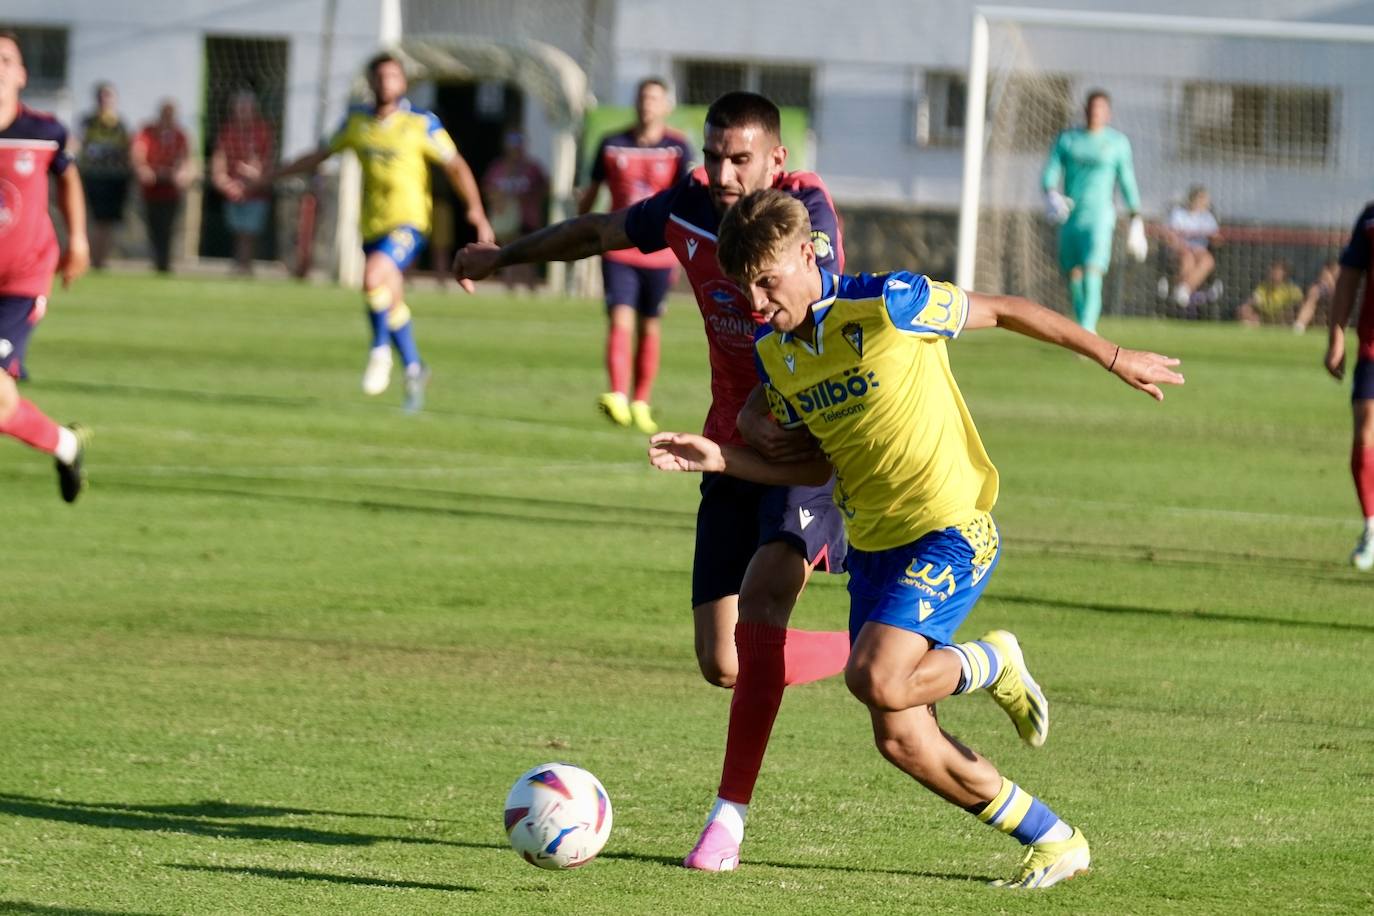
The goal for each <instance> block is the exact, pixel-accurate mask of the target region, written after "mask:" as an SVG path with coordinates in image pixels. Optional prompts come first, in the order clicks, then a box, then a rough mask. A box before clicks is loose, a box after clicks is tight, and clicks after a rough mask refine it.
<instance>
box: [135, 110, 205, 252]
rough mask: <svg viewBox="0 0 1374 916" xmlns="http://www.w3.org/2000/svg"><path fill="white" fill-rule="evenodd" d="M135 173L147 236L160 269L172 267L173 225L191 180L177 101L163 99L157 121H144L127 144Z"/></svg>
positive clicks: (185, 141) (187, 144)
mask: <svg viewBox="0 0 1374 916" xmlns="http://www.w3.org/2000/svg"><path fill="white" fill-rule="evenodd" d="M129 159H130V161H131V162H132V163H133V167H134V174H135V175H136V176H137V177H138V183H139V186H140V187H141V188H142V190H143V206H144V214H145V216H146V218H147V220H148V240H149V241H150V242H151V243H152V246H153V264H154V265H155V266H156V267H157V270H158V272H159V273H168V272H169V271H171V269H172V226H173V225H174V224H175V222H176V216H177V210H178V209H179V208H180V206H181V199H182V197H183V196H184V195H185V193H186V187H187V185H189V184H190V183H191V160H190V144H189V143H188V142H187V140H186V132H185V131H183V130H182V129H181V127H180V125H178V124H177V109H176V105H175V104H174V103H173V102H172V101H171V100H166V101H164V102H163V103H162V105H161V107H160V108H159V109H158V117H157V120H156V121H152V122H149V123H148V124H146V125H144V127H143V129H142V130H140V131H139V132H138V136H136V137H135V138H134V142H133V145H132V146H131V147H130V148H129Z"/></svg>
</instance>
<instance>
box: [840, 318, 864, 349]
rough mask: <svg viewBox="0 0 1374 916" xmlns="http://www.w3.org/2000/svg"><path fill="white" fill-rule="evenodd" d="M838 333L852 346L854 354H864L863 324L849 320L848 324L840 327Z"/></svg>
mask: <svg viewBox="0 0 1374 916" xmlns="http://www.w3.org/2000/svg"><path fill="white" fill-rule="evenodd" d="M840 335H841V336H842V337H844V339H845V342H846V343H848V344H849V345H850V346H851V347H853V348H854V352H855V354H857V355H859V356H863V355H864V329H863V325H861V324H859V323H858V322H857V321H851V322H849V324H847V325H845V326H844V327H842V328H840Z"/></svg>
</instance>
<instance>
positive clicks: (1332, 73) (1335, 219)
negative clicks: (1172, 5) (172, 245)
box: [960, 8, 1374, 321]
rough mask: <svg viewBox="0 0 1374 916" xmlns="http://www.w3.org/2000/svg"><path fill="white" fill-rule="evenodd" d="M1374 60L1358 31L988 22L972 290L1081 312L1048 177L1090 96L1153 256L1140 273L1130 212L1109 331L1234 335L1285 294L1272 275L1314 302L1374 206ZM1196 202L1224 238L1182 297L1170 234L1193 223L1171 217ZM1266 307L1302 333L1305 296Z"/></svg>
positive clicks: (971, 132)
mask: <svg viewBox="0 0 1374 916" xmlns="http://www.w3.org/2000/svg"><path fill="white" fill-rule="evenodd" d="M980 30H981V34H980ZM1371 51H1374V29H1360V28H1351V27H1348V26H1340V27H1326V26H1314V25H1307V24H1298V23H1248V22H1239V21H1229V20H1218V19H1203V18H1185V17H1163V16H1132V15H1125V14H1096V13H1090V12H1085V13H1077V12H1075V13H1070V12H1057V11H1046V10H1040V11H1037V10H1020V9H1018V10H1011V9H1002V8H999V9H984V10H982V11H981V15H980V16H978V17H976V19H975V26H974V42H973V57H972V62H971V68H970V74H969V81H968V89H969V105H968V116H969V122H968V131H967V136H966V144H967V146H966V169H967V172H966V175H965V189H964V191H965V194H964V202H963V206H962V208H961V210H962V212H961V221H962V225H961V252H960V256H961V259H960V274H961V276H960V281H961V282H963V283H966V284H967V283H971V284H972V285H973V286H974V287H975V288H977V289H980V290H987V291H990V292H1006V293H1016V294H1020V295H1026V296H1030V297H1032V298H1035V299H1038V300H1039V301H1041V302H1045V303H1047V304H1052V305H1054V306H1056V307H1058V308H1061V309H1065V310H1067V301H1066V300H1067V295H1066V292H1065V284H1064V282H1063V277H1062V274H1061V271H1060V268H1059V257H1058V229H1057V227H1056V226H1054V225H1052V224H1051V223H1050V222H1049V221H1048V219H1047V218H1046V215H1045V207H1044V203H1043V194H1042V190H1041V188H1042V186H1041V174H1042V170H1043V168H1044V166H1045V163H1046V159H1047V156H1048V154H1049V151H1050V148H1051V146H1052V144H1053V143H1054V142H1055V139H1056V137H1057V136H1058V134H1059V133H1060V131H1062V130H1064V129H1066V128H1070V127H1075V126H1081V125H1082V123H1083V118H1084V114H1083V103H1084V100H1085V97H1086V95H1087V94H1088V92H1089V91H1090V90H1093V89H1102V90H1104V91H1106V92H1107V93H1109V94H1110V97H1111V107H1112V121H1111V124H1112V126H1113V127H1115V128H1117V129H1119V130H1120V131H1122V132H1123V133H1124V134H1125V135H1126V136H1127V138H1128V139H1129V140H1130V142H1131V146H1132V149H1133V156H1134V168H1135V177H1136V179H1137V181H1138V185H1139V189H1140V197H1141V211H1142V214H1143V216H1144V218H1145V220H1146V224H1147V229H1148V235H1149V241H1150V245H1149V254H1148V255H1147V258H1146V260H1145V261H1144V262H1143V263H1135V262H1133V261H1132V260H1131V259H1130V258H1129V257H1127V256H1126V253H1125V251H1124V250H1123V248H1124V241H1125V234H1126V221H1125V215H1126V208H1125V204H1124V201H1123V200H1122V198H1121V197H1120V195H1118V197H1117V201H1118V212H1119V213H1120V215H1121V217H1122V218H1121V219H1120V220H1119V222H1118V228H1117V231H1116V234H1115V239H1114V243H1113V257H1112V266H1111V270H1110V272H1109V273H1108V274H1107V277H1106V282H1105V283H1104V300H1105V304H1106V312H1107V313H1108V314H1130V315H1173V316H1179V317H1200V318H1221V319H1227V318H1232V317H1234V316H1235V315H1236V312H1237V309H1238V307H1239V306H1240V304H1241V303H1242V302H1243V301H1244V300H1246V299H1247V298H1249V297H1250V295H1251V293H1252V291H1254V289H1255V288H1256V286H1257V285H1258V284H1260V283H1261V282H1262V281H1265V280H1267V279H1277V274H1276V273H1274V271H1275V270H1276V268H1275V265H1276V264H1283V265H1284V268H1285V272H1286V276H1287V278H1288V280H1289V281H1291V282H1292V283H1294V284H1296V285H1298V286H1300V287H1302V288H1303V289H1306V288H1307V287H1308V286H1309V285H1311V284H1312V283H1314V282H1315V281H1317V280H1318V279H1319V277H1320V275H1321V271H1322V266H1323V264H1325V263H1326V262H1328V261H1329V260H1330V259H1332V258H1333V257H1335V256H1336V255H1337V254H1338V253H1339V249H1340V246H1341V244H1342V243H1343V241H1344V239H1345V238H1346V237H1347V235H1348V233H1349V229H1350V226H1351V225H1352V223H1353V221H1354V218H1355V216H1356V215H1357V214H1358V212H1359V209H1360V206H1361V204H1362V202H1363V201H1365V200H1366V199H1368V198H1370V197H1374V181H1372V180H1371V176H1374V95H1371V93H1370V92H1369V91H1368V89H1367V86H1366V85H1365V84H1364V82H1363V80H1364V76H1363V74H1364V72H1365V66H1366V63H1365V62H1367V60H1368V58H1369V55H1370V52H1371ZM980 88H982V89H984V90H985V95H984V96H983V97H984V98H985V99H986V109H985V111H984V112H983V117H982V118H981V125H982V127H983V128H984V129H982V130H978V129H977V128H978V126H979V125H978V124H977V123H976V121H978V120H980V119H979V118H978V114H979V113H978V111H977V108H978V107H979V106H978V105H976V104H975V102H976V99H975V95H976V94H979V90H980ZM1195 188H1205V189H1206V191H1207V192H1208V195H1209V196H1210V203H1211V207H1210V209H1211V211H1212V212H1213V214H1214V215H1215V217H1216V219H1217V221H1218V223H1219V225H1220V232H1219V234H1218V235H1217V236H1216V237H1215V238H1213V239H1212V240H1211V241H1210V242H1209V243H1207V247H1208V250H1209V252H1210V255H1211V258H1212V260H1213V262H1214V264H1213V266H1212V269H1211V270H1210V271H1209V273H1208V276H1207V277H1206V278H1205V279H1204V280H1202V281H1201V282H1197V283H1195V285H1194V287H1193V288H1190V289H1186V290H1184V292H1183V294H1180V293H1179V290H1178V286H1177V283H1176V282H1175V281H1176V280H1177V279H1178V278H1179V261H1180V258H1179V256H1178V254H1176V250H1175V247H1174V246H1175V245H1178V244H1180V241H1181V240H1180V238H1179V236H1180V235H1182V234H1183V233H1179V232H1177V231H1171V228H1170V227H1171V217H1172V220H1173V222H1172V225H1173V226H1174V227H1175V230H1176V229H1177V228H1179V227H1181V226H1183V225H1185V224H1187V223H1188V222H1190V221H1189V220H1188V219H1186V218H1185V217H1183V216H1181V215H1180V214H1176V213H1174V211H1175V210H1176V208H1184V209H1186V208H1187V204H1188V198H1189V195H1190V191H1192V189H1195ZM1204 224H1205V221H1204ZM1196 232H1197V230H1194V233H1196ZM971 240H972V241H973V242H974V244H972V245H969V244H966V243H968V242H969V241H971ZM1194 241H1195V243H1196V234H1195V235H1194ZM1204 263H1205V262H1204ZM1269 298H1270V300H1271V301H1268V302H1267V303H1266V309H1268V310H1269V311H1271V312H1272V314H1268V313H1266V314H1265V318H1266V319H1267V320H1273V321H1292V320H1293V318H1294V317H1295V315H1296V312H1297V304H1296V303H1293V302H1291V301H1290V300H1291V298H1292V294H1291V290H1288V291H1287V292H1284V293H1281V294H1279V295H1277V296H1274V297H1269ZM1324 304H1325V303H1323V305H1324ZM1319 320H1320V316H1319Z"/></svg>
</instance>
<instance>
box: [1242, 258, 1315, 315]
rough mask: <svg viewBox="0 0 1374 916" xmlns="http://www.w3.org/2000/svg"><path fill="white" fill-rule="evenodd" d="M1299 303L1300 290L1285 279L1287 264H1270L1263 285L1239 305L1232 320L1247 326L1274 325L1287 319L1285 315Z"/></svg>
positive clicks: (1281, 262)
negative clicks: (1235, 318)
mask: <svg viewBox="0 0 1374 916" xmlns="http://www.w3.org/2000/svg"><path fill="white" fill-rule="evenodd" d="M1301 302H1302V287H1300V286H1298V284H1296V283H1294V282H1293V281H1292V280H1290V279H1288V265H1287V264H1286V263H1284V262H1283V261H1274V262H1273V263H1271V264H1270V265H1269V273H1268V275H1267V276H1266V277H1265V279H1264V282H1262V283H1260V285H1259V286H1256V287H1255V291H1254V292H1252V293H1251V294H1250V298H1248V299H1246V300H1245V301H1244V302H1242V303H1241V304H1240V310H1239V311H1238V312H1237V314H1236V317H1237V318H1238V319H1239V320H1240V321H1241V323H1242V324H1248V325H1250V326H1251V327H1258V326H1259V325H1260V324H1274V323H1277V322H1282V321H1287V320H1290V319H1289V318H1288V316H1289V315H1290V314H1291V312H1292V310H1293V309H1295V308H1297V306H1298V305H1299V304H1300V303H1301Z"/></svg>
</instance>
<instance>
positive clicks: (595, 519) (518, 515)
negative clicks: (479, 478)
mask: <svg viewBox="0 0 1374 916" xmlns="http://www.w3.org/2000/svg"><path fill="white" fill-rule="evenodd" d="M267 479H272V480H276V478H267ZM102 486H104V487H107V488H108V487H114V486H119V487H124V488H127V489H132V490H149V491H153V492H158V493H177V494H183V495H197V496H228V497H233V498H235V499H258V500H263V501H266V502H275V503H295V504H297V505H307V506H327V507H332V508H348V509H362V510H365V511H369V512H405V513H413V514H417V515H429V516H447V517H450V518H479V519H486V520H491V521H500V522H531V523H535V524H540V525H569V526H573V527H577V528H586V527H587V526H589V525H591V526H597V525H599V526H602V527H607V528H614V529H616V530H624V529H626V528H639V529H643V530H646V531H664V530H676V531H695V530H696V523H695V522H693V521H691V520H690V518H689V517H688V513H682V512H678V513H673V514H676V515H678V516H681V517H680V518H676V519H674V518H665V515H667V514H668V513H661V512H658V511H657V510H652V509H642V510H628V509H615V513H616V514H613V515H608V514H607V513H606V511H605V507H604V506H601V505H599V504H597V503H590V502H588V503H577V502H571V501H560V500H544V499H534V498H528V497H518V496H473V495H471V494H466V493H445V496H447V497H449V498H458V499H467V500H473V501H476V502H488V503H492V504H494V505H493V508H490V509H482V508H477V507H475V506H472V505H467V506H421V505H415V504H413V503H404V502H389V501H382V500H376V499H345V498H342V497H337V496H320V495H317V494H304V493H280V492H278V493H267V492H263V491H259V490H248V489H237V488H233V487H213V486H210V487H207V486H176V485H174V484H166V483H149V482H147V481H142V480H132V479H129V478H119V477H117V476H116V477H113V478H104V479H102ZM406 492H415V493H423V492H424V491H406ZM500 504H504V505H505V506H507V507H508V508H505V509H502V508H497V507H496V506H497V505H500ZM517 507H518V508H520V509H525V508H529V509H535V508H543V509H550V508H558V509H564V510H567V511H568V512H571V513H576V514H575V515H567V516H560V515H551V514H547V513H545V514H540V513H536V512H526V511H514V510H516V508H517ZM630 511H635V512H638V513H639V515H640V517H639V518H635V517H633V516H631V515H629V514H628V512H630Z"/></svg>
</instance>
